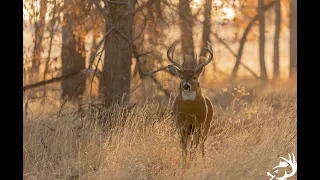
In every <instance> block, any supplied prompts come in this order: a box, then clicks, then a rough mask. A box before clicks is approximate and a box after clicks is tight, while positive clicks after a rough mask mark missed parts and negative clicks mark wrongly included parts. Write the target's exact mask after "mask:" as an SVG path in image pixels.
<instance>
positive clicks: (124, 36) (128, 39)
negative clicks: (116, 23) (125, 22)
mask: <svg viewBox="0 0 320 180" xmlns="http://www.w3.org/2000/svg"><path fill="white" fill-rule="evenodd" d="M114 30H115V31H117V32H118V33H119V34H120V35H121V36H122V37H123V38H124V39H126V40H127V41H129V43H131V42H132V41H131V40H130V38H128V37H127V36H126V35H125V34H123V33H122V32H121V31H120V30H118V29H117V28H114Z"/></svg>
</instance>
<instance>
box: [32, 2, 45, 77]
mask: <svg viewBox="0 0 320 180" xmlns="http://www.w3.org/2000/svg"><path fill="white" fill-rule="evenodd" d="M35 8H36V10H35V11H36V12H35V21H34V27H35V36H34V37H35V42H34V48H33V59H32V67H31V73H30V76H29V81H31V82H36V81H37V80H38V78H37V77H38V76H39V67H40V60H41V51H42V46H41V44H42V40H43V34H44V31H45V17H46V13H47V0H41V1H40V7H35ZM37 8H40V9H37Z"/></svg>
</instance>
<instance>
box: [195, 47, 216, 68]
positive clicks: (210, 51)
mask: <svg viewBox="0 0 320 180" xmlns="http://www.w3.org/2000/svg"><path fill="white" fill-rule="evenodd" d="M207 43H208V47H205V49H206V50H208V51H209V53H210V55H209V57H208V59H207V61H205V62H204V63H201V64H199V65H198V66H197V67H196V68H195V71H198V70H199V69H200V68H202V67H204V66H206V65H208V64H209V63H210V62H211V61H212V57H213V52H212V46H211V44H210V43H209V42H207Z"/></svg>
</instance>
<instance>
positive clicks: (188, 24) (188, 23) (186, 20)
mask: <svg viewBox="0 0 320 180" xmlns="http://www.w3.org/2000/svg"><path fill="white" fill-rule="evenodd" d="M179 18H180V22H179V23H180V31H181V46H182V54H187V55H191V56H192V57H194V56H195V54H194V43H193V33H192V27H193V24H194V23H193V17H192V14H191V8H190V1H189V0H179ZM194 65H195V64H194V62H193V61H184V66H186V67H189V68H193V67H194Z"/></svg>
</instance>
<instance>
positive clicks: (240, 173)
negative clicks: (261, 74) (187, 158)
mask: <svg viewBox="0 0 320 180" xmlns="http://www.w3.org/2000/svg"><path fill="white" fill-rule="evenodd" d="M210 98H211V99H212V101H214V99H213V97H210ZM214 104H216V105H215V107H214V109H215V113H216V115H215V117H214V121H215V123H214V125H213V129H212V131H211V134H210V136H209V138H208V140H207V142H206V145H205V153H206V155H205V159H204V160H203V159H201V153H200V152H198V154H197V159H196V162H194V163H192V164H191V165H190V167H189V168H187V169H182V168H181V152H180V144H179V134H178V133H177V131H176V129H175V127H174V126H173V123H172V119H171V107H172V100H171V101H169V102H163V103H161V102H145V101H144V102H141V103H140V104H137V105H136V106H135V107H133V108H131V109H128V108H125V107H122V106H118V105H115V106H114V107H112V108H111V109H109V110H101V107H100V106H99V105H95V106H91V107H90V106H89V104H84V105H83V107H82V108H81V110H80V111H79V108H78V107H71V106H70V107H68V108H67V107H66V108H65V110H64V111H63V113H62V114H61V115H60V116H49V117H48V116H45V114H43V113H42V115H39V116H37V117H35V115H33V116H34V118H32V117H31V115H28V116H29V118H26V119H24V122H23V127H24V132H23V157H24V161H23V163H24V165H23V166H24V168H23V169H24V170H23V171H24V179H26V180H28V179H68V180H71V179H103V180H105V179H205V180H209V179H210V180H211V179H221V180H226V179H230V180H233V179H235V180H239V179H240V180H241V179H245V180H250V179H254V180H257V179H269V178H270V177H268V175H267V172H272V173H273V171H272V168H273V167H275V166H276V165H278V164H279V162H280V160H281V159H280V156H281V157H284V158H288V153H293V154H294V155H295V157H296V158H297V132H296V125H297V111H296V109H297V96H296V90H292V89H285V90H279V91H275V90H272V91H268V92H264V93H260V94H257V95H256V97H254V98H253V99H251V100H250V101H249V100H248V99H240V100H238V101H233V103H232V104H230V105H229V106H226V107H220V106H218V105H217V103H214ZM40 114H41V113H40ZM284 170H286V171H287V173H290V172H291V169H290V168H287V169H286V168H283V169H282V170H280V171H279V172H278V174H279V175H278V176H277V177H281V176H282V175H283V174H284ZM281 173H282V174H281ZM273 174H274V175H275V173H273ZM289 179H296V174H295V175H294V176H293V177H291V178H289Z"/></svg>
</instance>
